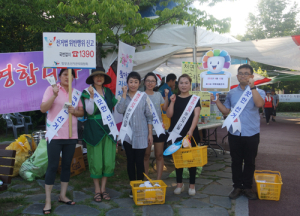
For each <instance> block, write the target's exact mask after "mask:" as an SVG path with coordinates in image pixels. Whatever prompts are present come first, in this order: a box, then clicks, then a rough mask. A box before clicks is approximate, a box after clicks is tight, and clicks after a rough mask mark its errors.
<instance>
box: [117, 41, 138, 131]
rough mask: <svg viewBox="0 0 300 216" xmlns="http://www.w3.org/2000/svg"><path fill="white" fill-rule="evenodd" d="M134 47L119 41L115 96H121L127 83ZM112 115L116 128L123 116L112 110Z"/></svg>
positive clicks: (119, 125)
mask: <svg viewBox="0 0 300 216" xmlns="http://www.w3.org/2000/svg"><path fill="white" fill-rule="evenodd" d="M134 53H135V48H134V47H133V46H129V45H128V44H125V43H123V42H121V41H119V53H118V67H117V83H116V97H117V98H118V97H119V96H120V97H122V94H123V92H122V87H123V86H125V85H127V76H128V74H129V73H130V72H131V71H132V68H133V59H134ZM114 117H115V121H116V124H117V126H118V128H120V127H121V124H120V123H121V122H122V119H123V116H122V115H121V114H120V113H118V112H114Z"/></svg>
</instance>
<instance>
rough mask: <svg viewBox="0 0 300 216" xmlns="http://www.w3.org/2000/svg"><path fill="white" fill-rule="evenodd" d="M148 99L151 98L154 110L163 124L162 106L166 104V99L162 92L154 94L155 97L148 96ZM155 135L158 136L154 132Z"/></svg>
mask: <svg viewBox="0 0 300 216" xmlns="http://www.w3.org/2000/svg"><path fill="white" fill-rule="evenodd" d="M148 97H149V98H150V100H151V101H152V103H153V105H154V108H155V110H156V113H157V115H158V117H159V120H160V122H162V117H161V109H160V105H161V104H163V103H165V100H164V98H163V97H162V95H161V93H160V92H154V94H153V95H148ZM153 135H156V131H155V130H153Z"/></svg>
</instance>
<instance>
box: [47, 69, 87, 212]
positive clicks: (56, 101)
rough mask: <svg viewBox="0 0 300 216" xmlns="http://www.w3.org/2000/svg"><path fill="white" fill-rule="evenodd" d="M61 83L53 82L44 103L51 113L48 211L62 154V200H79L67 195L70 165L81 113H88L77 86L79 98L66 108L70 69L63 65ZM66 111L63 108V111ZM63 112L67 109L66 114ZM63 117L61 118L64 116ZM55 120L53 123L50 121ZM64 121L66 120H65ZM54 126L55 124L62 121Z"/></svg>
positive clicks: (48, 136) (48, 115)
mask: <svg viewBox="0 0 300 216" xmlns="http://www.w3.org/2000/svg"><path fill="white" fill-rule="evenodd" d="M72 76H73V78H74V77H75V71H74V70H73V69H72ZM59 79H60V83H58V84H57V85H55V86H54V85H53V86H49V87H48V88H47V89H46V91H45V93H44V96H43V100H42V104H41V112H42V113H46V112H47V111H48V114H47V133H46V137H47V141H48V145H47V153H48V167H47V171H46V176H45V192H46V201H45V207H44V209H43V213H44V214H50V213H51V191H52V188H53V185H54V181H55V177H56V173H57V169H58V164H59V159H60V154H61V152H62V158H61V174H60V180H61V190H60V196H59V199H58V201H59V202H62V203H65V204H67V205H74V204H75V202H73V201H72V200H70V199H69V198H67V197H66V192H67V188H68V183H69V180H70V165H71V162H72V158H73V155H74V152H75V147H76V143H77V140H78V134H77V117H81V116H83V114H84V111H83V106H82V103H81V101H80V94H81V92H80V93H79V92H78V91H77V90H76V89H73V93H74V92H76V94H72V98H73V97H74V98H76V102H75V101H72V105H73V103H74V104H76V103H77V105H75V107H73V106H68V109H66V110H64V104H65V103H66V102H69V82H68V70H67V69H61V71H60V73H59ZM63 110H64V111H65V112H62V111H63ZM62 113H65V114H64V115H63V114H62ZM68 113H71V114H72V137H71V138H70V137H69V119H68V117H69V115H68ZM60 117H61V118H60ZM50 122H52V123H50ZM63 122H64V123H63ZM59 123H63V124H61V125H60V128H59V127H55V129H56V130H53V129H52V128H53V127H52V126H53V124H56V125H59ZM51 134H52V135H51Z"/></svg>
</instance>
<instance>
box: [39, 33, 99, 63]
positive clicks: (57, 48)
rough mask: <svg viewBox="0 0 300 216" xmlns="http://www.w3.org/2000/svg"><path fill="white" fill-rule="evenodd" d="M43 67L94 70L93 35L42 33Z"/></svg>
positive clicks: (94, 38)
mask: <svg viewBox="0 0 300 216" xmlns="http://www.w3.org/2000/svg"><path fill="white" fill-rule="evenodd" d="M43 50H44V67H48V68H82V69H83V68H86V69H94V68H96V34H95V33H57V32H44V33H43Z"/></svg>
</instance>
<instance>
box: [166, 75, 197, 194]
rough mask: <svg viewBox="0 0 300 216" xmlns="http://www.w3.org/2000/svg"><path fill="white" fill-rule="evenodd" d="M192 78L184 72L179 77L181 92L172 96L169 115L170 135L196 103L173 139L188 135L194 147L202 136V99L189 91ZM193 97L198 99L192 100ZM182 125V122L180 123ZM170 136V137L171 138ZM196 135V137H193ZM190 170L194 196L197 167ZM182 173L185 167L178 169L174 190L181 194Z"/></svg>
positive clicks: (178, 139) (182, 186) (177, 139)
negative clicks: (200, 121) (200, 134)
mask: <svg viewBox="0 0 300 216" xmlns="http://www.w3.org/2000/svg"><path fill="white" fill-rule="evenodd" d="M191 82H192V79H191V77H190V76H189V75H187V74H183V75H181V76H180V77H179V79H178V88H179V92H178V95H177V96H176V95H175V94H173V95H172V96H171V97H170V100H171V103H170V105H169V107H168V110H167V116H168V117H169V118H171V126H170V128H169V133H170V137H171V136H172V133H173V131H175V129H176V128H177V127H178V124H177V123H178V121H179V120H180V118H181V117H182V115H184V114H185V113H186V107H190V106H191V105H192V103H194V109H193V110H190V112H191V114H190V116H189V118H184V119H185V120H184V121H183V123H182V127H181V128H182V129H181V131H180V134H179V135H180V136H177V137H178V138H176V140H175V141H174V140H172V143H175V142H178V141H180V140H182V139H183V138H184V137H185V136H188V138H189V140H190V141H191V144H192V146H193V147H195V146H196V145H197V144H198V143H200V136H199V132H198V127H197V123H198V120H199V116H200V109H201V107H200V99H199V97H197V96H194V95H190V93H189V91H190V90H191ZM192 98H195V99H196V100H195V101H194V102H192V101H191V99H192ZM180 125H181V124H180ZM170 137H169V139H170ZM192 137H194V139H195V141H196V143H195V141H194V139H193V138H192ZM169 139H168V140H169ZM189 172H190V186H189V191H188V193H189V195H190V196H193V195H195V194H196V190H195V180H196V179H195V178H196V167H191V168H189ZM182 173H183V168H181V169H176V181H177V187H176V189H175V190H174V194H180V193H181V192H183V190H184V184H183V183H182Z"/></svg>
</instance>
